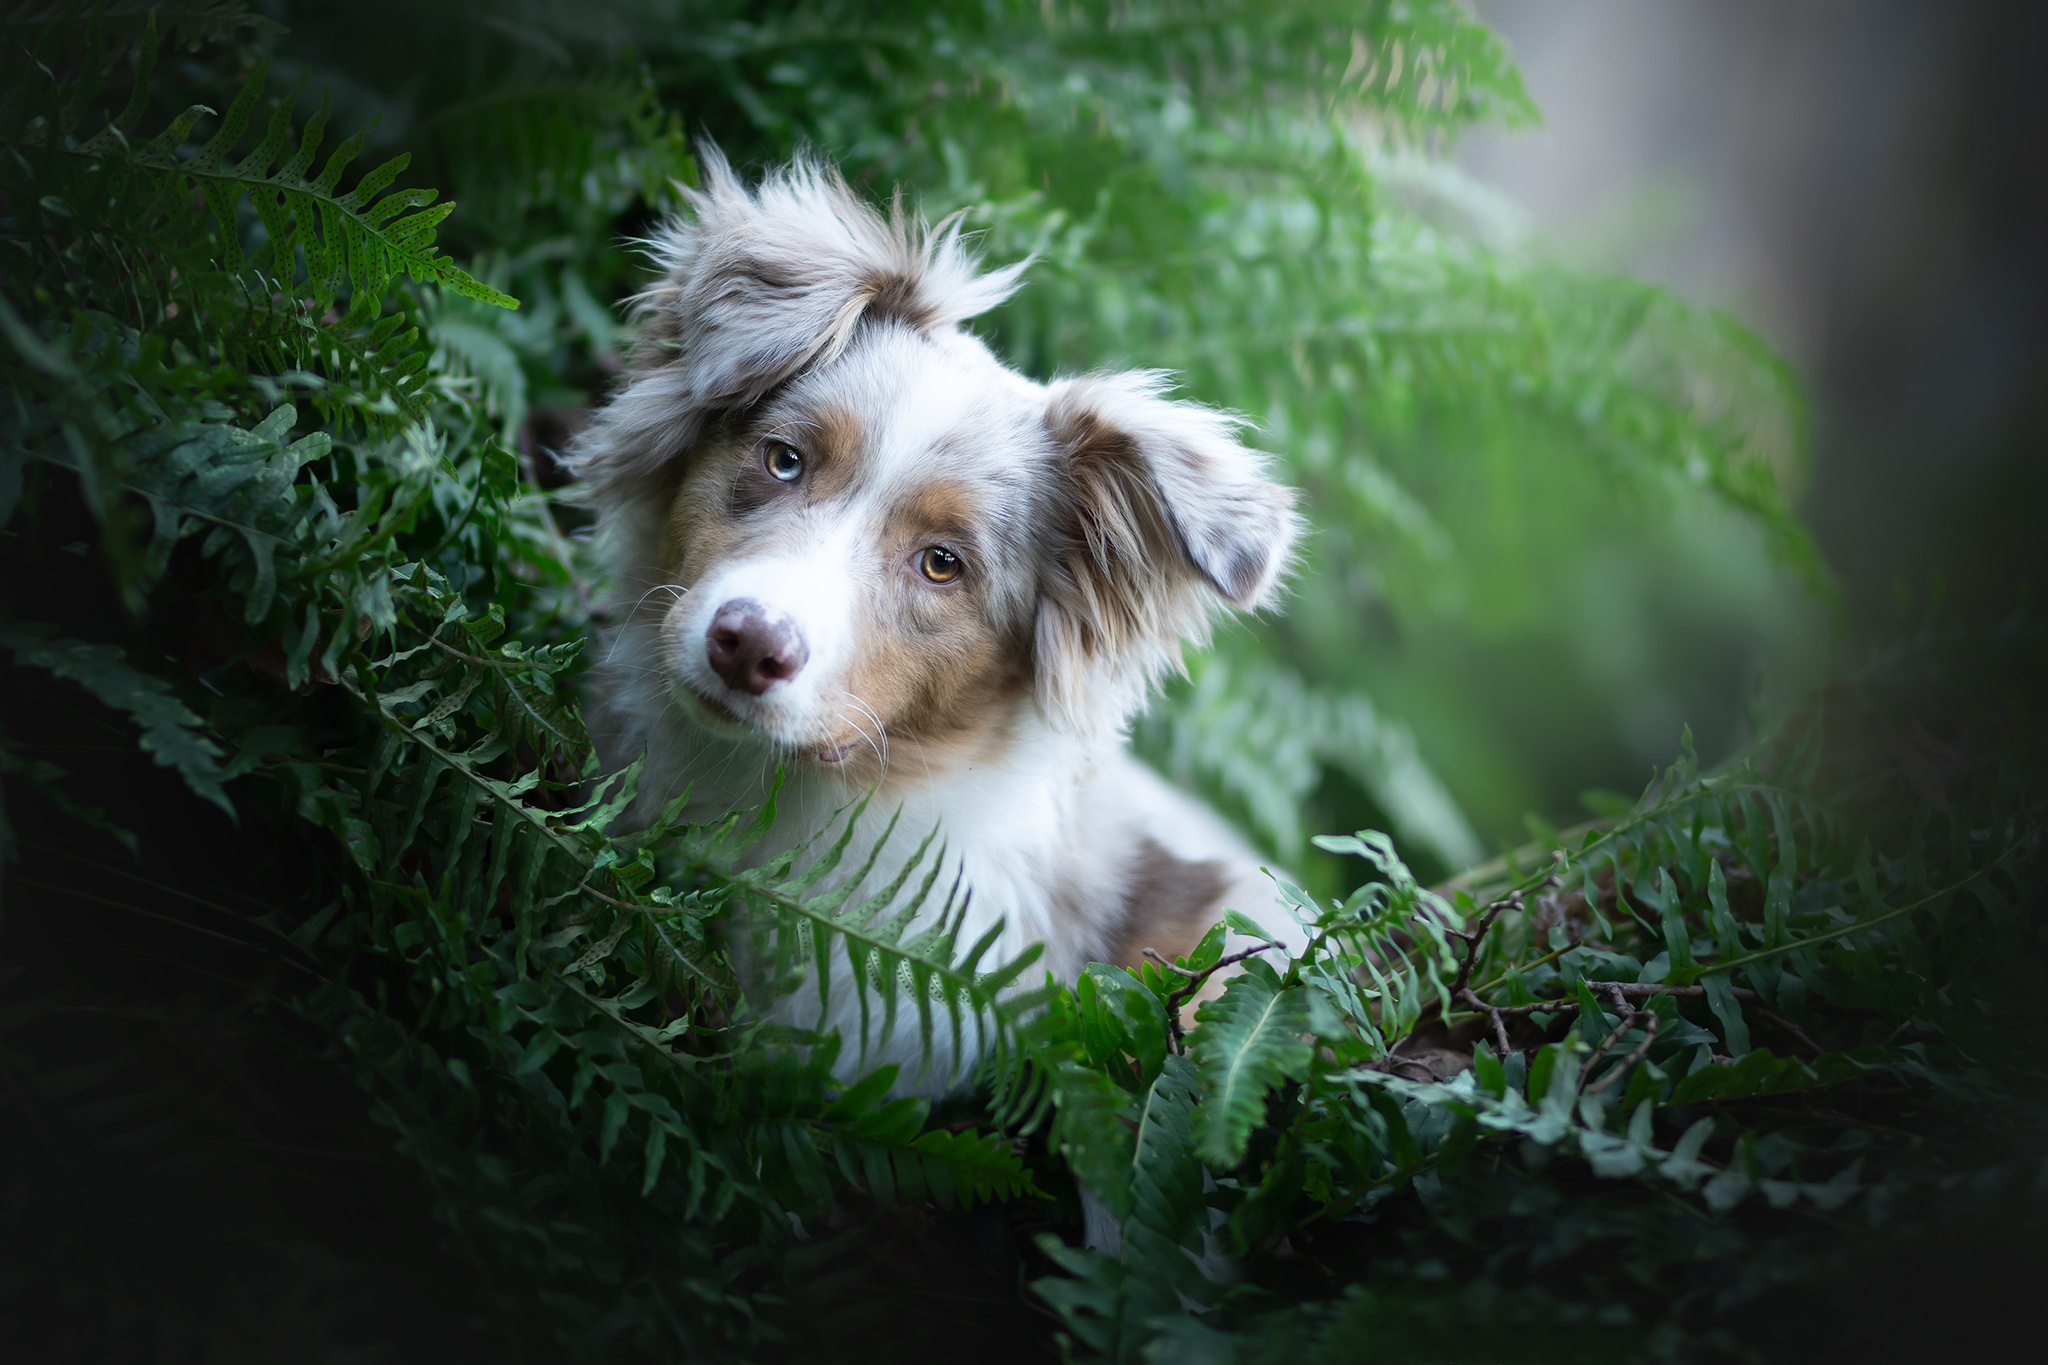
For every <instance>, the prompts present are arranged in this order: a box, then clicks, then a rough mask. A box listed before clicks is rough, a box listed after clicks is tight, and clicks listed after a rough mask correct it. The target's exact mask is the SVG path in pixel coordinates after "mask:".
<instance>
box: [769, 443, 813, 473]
mask: <svg viewBox="0 0 2048 1365" xmlns="http://www.w3.org/2000/svg"><path fill="white" fill-rule="evenodd" d="M762 461H763V463H765V464H766V465H767V466H768V473H769V474H770V475H771V476H773V477H774V478H776V479H779V480H781V481H782V482H783V483H795V482H796V481H797V479H798V478H800V477H802V475H803V472H804V457H803V456H802V455H801V454H799V453H798V451H797V448H796V447H795V446H793V445H790V444H789V443H788V442H786V441H773V442H770V443H769V446H768V450H767V453H766V454H764V455H763V456H762Z"/></svg>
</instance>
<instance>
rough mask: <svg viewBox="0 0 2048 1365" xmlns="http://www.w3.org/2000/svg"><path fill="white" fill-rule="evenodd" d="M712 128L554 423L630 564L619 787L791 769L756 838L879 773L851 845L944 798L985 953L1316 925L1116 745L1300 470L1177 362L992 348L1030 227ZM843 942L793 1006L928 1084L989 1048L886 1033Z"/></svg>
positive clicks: (723, 793) (1061, 957) (1241, 578)
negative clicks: (581, 381) (1107, 368)
mask: <svg viewBox="0 0 2048 1365" xmlns="http://www.w3.org/2000/svg"><path fill="white" fill-rule="evenodd" d="M700 162H701V166H702V175H701V181H702V184H701V188H699V189H696V190H690V191H687V192H686V197H687V201H688V209H689V212H688V213H687V215H685V216H680V217H678V218H676V219H674V220H672V221H669V222H667V223H666V224H665V225H663V226H662V227H661V228H660V229H659V230H658V232H656V233H655V234H654V235H653V237H652V239H651V240H650V241H649V242H647V243H646V244H645V245H646V246H647V248H648V250H649V251H650V254H651V256H652V258H653V261H654V263H655V265H656V266H657V268H658V270H659V274H660V279H659V282H658V283H656V284H655V285H653V287H651V288H649V289H648V290H647V291H646V292H644V293H643V294H641V295H639V296H638V298H637V299H636V300H635V301H634V304H633V308H634V315H635V319H636V324H637V339H636V341H635V343H634V345H633V348H632V349H631V351H630V354H629V356H628V359H627V363H626V367H625V373H624V376H623V381H622V383H621V385H620V387H619V389H618V391H617V392H616V394H615V395H614V396H613V397H612V399H611V401H610V402H609V404H608V405H606V406H605V407H604V408H603V409H602V410H601V411H600V412H599V413H598V414H597V415H596V417H595V418H594V420H593V421H592V423H591V425H590V426H589V427H588V428H587V429H586V430H585V432H584V433H583V434H582V435H581V436H580V437H579V439H578V441H577V443H576V444H575V446H574V447H573V448H572V450H571V451H570V452H569V454H568V456H567V457H566V459H567V463H568V464H569V465H570V467H571V470H572V472H573V473H574V474H575V476H576V477H577V479H578V480H579V481H580V484H581V486H582V490H583V496H584V497H585V498H587V500H588V502H589V503H590V505H591V506H592V507H593V508H594V509H595V511H596V514H597V521H598V546H599V553H600V554H601V555H602V557H603V560H604V562H605V564H606V566H607V568H608V570H609V583H610V593H611V598H610V615H611V626H610V629H609V632H608V634H607V635H606V636H605V638H604V639H603V640H602V641H601V643H600V647H599V651H598V653H599V655H600V660H601V661H600V663H599V664H598V666H597V667H596V668H595V669H594V670H593V675H594V676H593V686H594V689H595V696H594V705H593V707H592V733H593V738H594V740H595V742H596V743H597V745H598V747H599V754H600V758H601V760H602V761H603V763H604V764H605V766H606V767H607V769H608V770H610V771H617V770H619V769H621V768H623V767H625V766H626V765H628V764H631V763H634V762H636V761H641V760H643V759H644V766H643V768H642V771H641V774H640V778H639V787H638V792H637V796H636V798H635V800H634V803H633V805H632V807H631V808H630V810H629V811H628V812H627V813H626V815H625V817H624V823H626V824H632V825H644V824H646V823H648V822H651V821H652V820H653V819H655V818H656V816H657V815H658V813H659V812H661V811H662V810H663V809H664V807H665V806H666V805H668V804H669V803H671V802H672V801H674V800H675V799H676V798H678V797H679V796H681V795H682V794H684V793H687V794H688V795H687V805H686V807H685V808H684V815H685V817H686V818H693V819H696V818H707V817H715V816H718V815H720V814H723V813H725V812H727V811H730V810H738V809H744V808H747V807H751V806H755V805H759V804H760V803H762V802H764V801H765V800H767V799H768V798H769V796H770V794H771V792H774V793H775V798H776V801H777V817H776V823H775V827H774V831H773V833H772V834H771V835H770V837H769V839H768V840H767V841H766V842H765V843H764V844H763V845H762V852H761V854H760V855H759V856H766V854H767V852H770V851H775V850H787V849H789V848H793V847H796V846H798V845H800V844H803V843H804V842H805V841H808V840H814V839H817V838H819V837H820V836H821V835H823V834H824V833H825V832H826V831H828V830H829V829H830V828H831V827H832V826H833V823H834V821H835V819H836V818H838V817H839V816H840V814H841V813H842V812H845V811H847V810H848V809H849V808H850V807H852V806H853V805H854V804H855V803H857V802H859V801H860V800H861V798H862V797H863V796H865V797H866V804H865V806H863V807H861V808H860V813H859V814H858V815H857V816H853V817H850V818H852V819H853V820H854V823H855V826H856V829H855V845H854V846H855V847H856V848H858V847H860V846H862V845H864V844H865V843H866V842H868V841H872V840H874V839H878V838H879V837H880V836H881V833H882V831H883V830H884V829H885V828H886V827H887V824H888V821H889V820H890V819H891V818H892V817H893V818H895V819H896V820H897V822H898V828H899V829H908V830H913V831H919V832H920V834H921V833H922V832H925V831H930V832H933V833H935V835H936V840H935V845H934V846H935V847H936V848H938V849H940V850H942V851H941V852H940V853H939V854H937V855H936V856H938V857H940V858H942V859H943V860H944V868H945V872H946V877H945V883H944V884H957V886H958V887H959V888H960V890H961V892H962V893H963V896H964V909H962V910H961V911H960V913H961V914H962V915H963V916H964V923H963V926H962V930H961V936H960V942H961V943H963V944H965V943H973V942H975V941H977V940H978V939H980V938H981V937H982V935H983V934H984V933H985V932H988V931H990V930H994V929H997V927H998V926H1000V929H999V932H998V933H997V937H996V941H995V944H994V954H993V955H994V957H996V958H1000V959H1009V958H1011V957H1013V956H1014V955H1016V954H1018V953H1020V952H1022V951H1023V950H1025V949H1026V948H1027V946H1029V945H1031V944H1041V945H1043V950H1044V956H1043V964H1044V966H1045V968H1046V969H1047V970H1049V971H1050V972H1051V973H1052V974H1053V975H1054V976H1055V977H1057V978H1059V979H1060V980H1063V981H1068V982H1071V981H1073V980H1074V979H1075V977H1076V976H1077V975H1078V974H1079V973H1080V972H1081V970H1082V969H1083V967H1084V966H1085V965H1086V964H1087V963H1089V962H1091V961H1102V962H1109V963H1116V964H1120V965H1126V966H1129V965H1135V964H1136V963H1137V962H1138V961H1139V960H1140V957H1141V955H1142V954H1143V953H1144V952H1145V950H1147V949H1151V950H1152V951H1153V952H1155V953H1157V954H1159V955H1161V956H1164V957H1167V958H1171V957H1173V956H1175V955H1177V954H1181V953H1185V952H1187V951H1188V950H1189V949H1190V948H1191V947H1193V945H1194V944H1195V943H1196V942H1197V941H1198V940H1199V939H1200V936H1201V935H1202V934H1203V933H1204V931H1205V930H1207V929H1208V927H1209V926H1210V925H1211V924H1213V923H1214V922H1215V921H1216V920H1217V919H1218V918H1219V916H1220V914H1221V909H1222V907H1224V906H1225V905H1229V906H1231V907H1233V908H1237V909H1240V910H1245V911H1247V912H1249V913H1252V914H1254V915H1255V916H1256V917H1257V918H1259V919H1260V921H1261V923H1262V925H1264V926H1265V927H1267V928H1268V929H1269V931H1270V933H1271V934H1272V936H1273V937H1274V939H1275V940H1276V941H1278V942H1280V943H1282V944H1283V945H1284V946H1286V947H1288V948H1289V949H1290V950H1291V951H1299V949H1300V947H1301V937H1302V935H1301V931H1300V928H1299V926H1298V925H1297V923H1296V921H1295V920H1294V918H1293V916H1291V915H1289V914H1287V913H1285V912H1284V911H1283V910H1281V909H1280V908H1279V907H1278V906H1277V904H1276V894H1275V889H1274V886H1273V883H1272V882H1271V880H1270V879H1269V878H1267V877H1266V876H1265V875H1264V874H1263V873H1262V872H1261V870H1260V868H1259V865H1258V859H1257V856H1256V855H1255V854H1254V853H1253V851H1252V850H1251V849H1250V847H1249V846H1247V845H1246V843H1245V842H1244V841H1243V840H1242V839H1241V838H1240V837H1239V836H1238V835H1237V834H1236V833H1235V832H1234V831H1233V830H1232V829H1231V828H1230V827H1229V826H1228V825H1227V824H1226V823H1225V822H1224V821H1223V820H1222V819H1221V818H1220V817H1218V816H1217V815H1216V814H1215V813H1214V812H1212V811H1211V810H1209V809H1208V808H1207V807H1205V806H1204V805H1202V804H1201V803H1200V802H1198V801H1196V800H1194V799H1193V798H1191V797H1189V796H1187V795H1185V794H1183V793H1182V792H1180V791H1178V790H1176V789H1175V788H1174V787H1172V786H1170V785H1169V784H1168V783H1167V782H1166V781H1164V780H1163V779H1161V778H1160V777H1159V776H1158V775H1156V774H1155V773H1153V772H1152V771H1151V770H1149V769H1148V768H1146V767H1145V766H1144V765H1143V764H1141V763H1140V762H1139V761H1138V760H1136V759H1135V758H1134V757H1132V756H1131V754H1130V753H1129V752H1128V750H1127V747H1126V745H1125V731H1126V728H1127V726H1128V724H1129V722H1130V720H1131V718H1132V717H1133V716H1134V714H1135V713H1136V712H1137V710H1138V709H1139V707H1140V706H1141V705H1142V704H1143V702H1144V700H1145V699H1146V697H1147V694H1148V692H1149V691H1150V690H1151V688H1152V687H1153V686H1154V684H1155V683H1156V682H1157V681H1158V680H1159V679H1160V678H1161V676H1162V675H1163V674H1165V673H1166V672H1167V671H1168V670H1171V669H1174V668H1177V667H1179V665H1180V661H1181V657H1182V650H1183V649H1184V648H1185V647H1187V646H1189V645H1199V644H1200V643H1202V642H1203V641H1204V640H1205V639H1206V638H1207V634H1208V631H1209V628H1210V625H1211V618H1212V616H1214V615H1215V614H1217V613H1218V612H1220V611H1227V610H1232V609H1235V610H1241V611H1252V610H1257V609H1259V608H1261V607H1264V606H1267V605H1269V604H1271V603H1272V602H1273V601H1274V600H1275V598H1276V596H1277V595H1278V592H1279V590H1280V585H1281V581H1282V579H1283V577H1284V575H1285V573H1286V572H1287V569H1288V567H1289V565H1290V561H1291V558H1292V555H1293V552H1294V548H1295V545H1296V542H1297V540H1298V539H1299V536H1300V533H1301V520H1300V517H1299V515H1298V513H1297V511H1296V508H1295V495H1294V493H1293V492H1292V490H1290V489H1288V488H1286V487H1284V486H1282V485H1281V484H1280V483H1278V482H1276V481H1275V480H1274V478H1273V477H1272V475H1271V473H1270V472H1269V469H1268V462H1267V460H1266V458H1265V457H1264V456H1262V455H1261V454H1259V453H1258V452H1256V451H1254V450H1252V449H1250V448H1248V447H1247V446H1246V445H1245V444H1243V443H1242V442H1241V441H1240V440H1239V439H1238V432H1239V430H1240V427H1241V423H1240V422H1239V421H1238V420H1236V419H1234V418H1232V417H1230V416H1228V415H1226V414H1224V413H1220V412H1217V411H1215V410H1212V409H1210V408H1206V407H1202V406H1200V405H1198V404H1195V403H1192V402H1185V401H1176V400H1174V399H1172V398H1170V397H1168V396H1167V382H1166V379H1165V377H1164V376H1163V375H1161V374H1159V373H1156V372H1134V373H1123V374H1092V375H1086V376H1082V377H1077V378H1067V379H1059V380H1055V381H1053V382H1051V383H1038V382H1035V381H1033V380H1031V379H1029V378H1027V377H1025V376H1024V375H1022V374H1020V373H1018V372H1017V371H1016V370H1014V369H1012V368H1010V367H1009V366H1007V365H1005V364H1004V363H1003V362H1002V361H1000V360H998V359H997V358H996V356H995V355H994V354H992V353H991V351H990V350H989V348H988V347H987V346H985V345H984V344H983V343H982V342H981V341H979V340H977V339H976V338H975V337H974V336H973V335H972V334H971V333H969V332H967V331H965V330H963V328H962V324H963V323H965V322H966V321H968V320H969V319H971V318H973V317H975V316H977V315H979V314H981V313H983V312H985V311H987V310H988V309H990V308H992V307H994V306H995V305H997V304H999V303H1001V302H1002V301H1003V300H1004V299H1006V298H1008V297H1009V296H1010V295H1011V294H1012V293H1013V292H1014V291H1015V290H1016V289H1017V288H1018V287H1019V286H1020V284H1021V283H1022V280H1023V275H1024V271H1025V269H1026V267H1027V266H1028V265H1029V264H1030V263H1029V262H1028V261H1026V262H1022V263H1018V264H1014V265H1010V266H1007V267H1005V268H1002V269H997V270H989V271H986V272H983V271H982V270H981V268H980V266H979V263H978V262H977V261H976V259H975V258H974V257H973V256H972V255H971V253H970V252H969V250H968V248H967V246H966V245H965V243H964V242H963V239H962V232H961V226H960V219H959V217H958V216H957V215H956V216H955V217H954V218H952V219H949V220H947V221H946V222H943V223H941V224H939V225H937V226H936V227H926V226H924V225H923V224H921V223H919V222H916V221H913V220H911V219H909V218H908V217H907V216H906V215H905V214H904V212H903V211H902V208H901V199H900V196H899V198H898V200H897V201H896V207H895V208H894V209H893V210H892V212H891V213H890V214H889V215H888V216H886V217H885V216H884V215H883V214H882V213H880V212H878V211H877V210H876V209H874V208H872V207H870V206H869V205H867V204H866V203H864V202H863V201H862V200H860V199H859V198H858V197H857V196H856V195H855V194H854V193H853V192H852V191H851V190H850V189H849V188H848V187H847V185H846V184H845V182H844V181H843V180H842V179H841V178H840V176H839V175H838V174H837V173H836V172H835V171H833V170H831V169H829V168H827V167H824V166H822V165H820V164H818V163H816V162H814V161H811V160H807V159H799V160H797V161H796V162H794V163H793V164H791V165H789V166H787V167H784V168H782V169H778V170H776V171H774V172H772V173H770V174H768V175H767V176H766V177H765V178H764V179H762V180H761V181H760V183H759V184H758V185H757V186H756V187H755V188H753V189H752V190H749V189H748V188H747V187H745V186H744V185H743V184H742V183H741V182H740V181H739V179H738V178H737V177H736V176H735V175H734V173H733V172H732V170H731V169H730V167H729V166H728V165H727V163H726V162H725V160H724V159H723V158H722V157H721V156H720V155H719V154H718V153H717V151H716V150H715V149H706V150H705V152H704V154H703V155H702V157H701V158H700ZM778 774H781V776H780V778H778ZM778 780H780V781H781V782H782V784H783V785H782V786H781V787H780V790H779V791H777V789H776V783H777V782H778ZM842 875H850V874H842ZM873 875H874V877H875V878H876V879H877V880H880V879H881V878H883V877H884V876H885V875H886V874H885V873H884V872H878V873H875V874H873ZM925 913H926V914H927V915H933V914H937V913H939V912H938V911H937V910H936V909H932V910H928V911H926V912H925ZM1251 941H1252V940H1245V939H1239V940H1237V941H1236V942H1237V943H1239V944H1242V943H1248V942H1251ZM835 976H836V977H838V978H839V980H838V981H837V982H836V983H835V984H834V989H833V990H831V991H830V992H829V1003H828V1005H826V1006H825V1007H824V1009H823V1012H822V1015H821V1014H819V1013H818V1007H817V1005H816V999H817V994H816V992H799V993H798V994H797V995H796V996H793V997H791V1000H792V1001H800V1000H806V999H807V1000H810V1001H811V1002H812V1004H811V1006H810V1007H809V1008H810V1009H811V1010H812V1016H811V1017H808V1018H802V1017H799V1016H800V1015H801V1011H802V1010H803V1009H804V1008H805V1007H804V1006H802V1005H800V1004H794V1003H786V1004H785V1005H784V1006H782V1008H783V1009H785V1010H792V1011H796V1012H797V1013H795V1014H791V1015H789V1016H788V1017H790V1018H792V1019H794V1020H796V1021H797V1022H802V1023H805V1024H808V1025H811V1026H815V1027H821V1028H827V1029H829V1028H837V1029H838V1030H839V1031H840V1034H841V1037H842V1039H843V1040H844V1041H845V1042H846V1043H847V1044H848V1051H847V1053H846V1055H847V1056H849V1057H852V1056H856V1055H857V1056H859V1057H860V1058H861V1059H862V1061H863V1063H864V1064H866V1065H874V1064H878V1063H881V1062H896V1063H898V1064H901V1065H903V1066H904V1067H905V1068H906V1071H905V1074H906V1075H908V1074H910V1073H911V1072H912V1071H915V1072H917V1073H918V1074H920V1075H921V1076H923V1077H924V1078H925V1079H924V1080H923V1081H922V1082H919V1083H918V1085H919V1086H921V1087H922V1088H924V1089H926V1090H929V1091H931V1092H933V1093H936V1092H938V1091H941V1090H943V1089H945V1088H947V1087H948V1086H950V1085H951V1084H952V1083H954V1082H955V1081H956V1080H957V1079H958V1077H959V1076H960V1075H961V1074H963V1068H964V1067H966V1066H967V1065H969V1064H970V1063H971V1062H972V1060H973V1058H972V1056H971V1055H950V1056H949V1055H941V1056H939V1057H938V1058H937V1060H936V1063H934V1059H933V1057H932V1056H931V1055H930V1049H929V1048H928V1047H927V1045H926V1043H925V1042H922V1041H921V1040H920V1038H919V1036H918V1032H917V1026H916V1024H915V1023H914V1022H913V1021H914V1019H915V1016H916V1014H917V1011H914V1010H904V1011H899V1012H898V1019H897V1022H896V1024H895V1025H894V1026H893V1032H889V1031H886V1030H885V1031H884V1033H883V1034H882V1035H878V1034H877V1033H876V1030H877V1029H878V1028H881V1026H880V1025H879V1024H877V1023H876V1022H875V1021H874V1020H871V1019H869V1018H868V1016H867V1015H865V1014H864V1013H863V1012H862V1011H861V1010H860V1008H859V1005H858V1002H857V1001H856V999H855V994H854V992H853V991H851V990H850V989H846V987H847V986H849V985H850V984H851V968H850V966H849V965H847V964H846V963H844V962H841V963H839V964H837V967H836V969H835ZM855 1045H857V1046H855ZM938 1046H939V1050H940V1051H941V1052H942V1053H943V1052H944V1051H945V1048H944V1045H943V1042H941V1043H940V1044H939V1045H938ZM972 1050H973V1049H972V1046H971V1045H970V1046H968V1047H966V1048H964V1049H962V1051H963V1052H965V1053H970V1054H971V1052H972ZM913 1088H916V1087H913Z"/></svg>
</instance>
